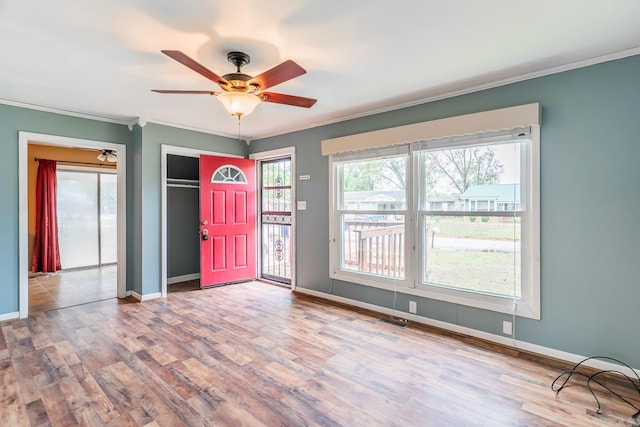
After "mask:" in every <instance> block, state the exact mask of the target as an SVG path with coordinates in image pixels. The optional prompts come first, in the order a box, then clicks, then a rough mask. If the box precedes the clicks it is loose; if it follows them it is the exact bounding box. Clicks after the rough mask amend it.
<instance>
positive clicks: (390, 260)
mask: <svg viewBox="0 0 640 427" xmlns="http://www.w3.org/2000/svg"><path fill="white" fill-rule="evenodd" d="M376 217H379V218H376V219H372V218H368V217H367V216H362V215H354V214H344V215H342V222H341V223H342V230H343V233H342V260H341V265H342V268H343V269H345V270H350V271H356V272H362V273H369V274H374V275H378V276H383V277H395V278H398V279H404V277H405V276H404V275H405V270H404V241H405V235H404V229H405V228H404V215H376Z"/></svg>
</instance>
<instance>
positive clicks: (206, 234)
mask: <svg viewBox="0 0 640 427" xmlns="http://www.w3.org/2000/svg"><path fill="white" fill-rule="evenodd" d="M202 240H209V230H202Z"/></svg>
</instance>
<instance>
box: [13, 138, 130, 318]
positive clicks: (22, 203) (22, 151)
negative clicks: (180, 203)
mask: <svg viewBox="0 0 640 427" xmlns="http://www.w3.org/2000/svg"><path fill="white" fill-rule="evenodd" d="M30 143H34V144H40V145H53V146H60V147H71V148H100V149H102V148H106V149H111V150H116V151H118V163H117V164H116V168H117V169H116V170H117V173H118V275H117V282H118V298H124V297H125V296H126V294H127V146H126V145H125V144H121V143H116V142H106V141H96V140H89V139H79V138H70V137H65V136H56V135H48V134H42V133H32V132H25V131H19V132H18V194H19V196H18V197H19V201H18V212H19V214H18V233H19V237H18V252H19V255H18V270H19V271H18V277H19V289H20V291H19V294H20V301H19V306H20V318H25V317H27V316H28V314H29V264H28V258H29V254H28V251H29V243H28V233H29V207H28V200H27V195H28V183H27V175H28V169H29V159H28V158H27V157H28V146H29V144H30Z"/></svg>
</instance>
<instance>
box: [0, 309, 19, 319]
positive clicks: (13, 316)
mask: <svg viewBox="0 0 640 427" xmlns="http://www.w3.org/2000/svg"><path fill="white" fill-rule="evenodd" d="M19 318H20V312H19V311H13V312H11V313H4V314H0V322H4V321H6V320H15V319H19Z"/></svg>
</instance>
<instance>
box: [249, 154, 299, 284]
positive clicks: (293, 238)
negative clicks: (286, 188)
mask: <svg viewBox="0 0 640 427" xmlns="http://www.w3.org/2000/svg"><path fill="white" fill-rule="evenodd" d="M282 157H290V158H291V229H290V234H291V238H290V240H289V242H291V252H290V253H291V266H290V269H291V285H290V287H291V290H292V291H295V290H296V253H297V252H296V210H297V209H295V206H296V182H297V181H298V177H297V175H296V147H285V148H278V149H275V150H268V151H261V152H258V153H252V154H250V155H249V158H250V159H253V160H255V161H256V162H258V163H259V162H261V161H263V160H274V159H279V158H282ZM256 175H257V176H260V173H259V171H258V170H257V168H256ZM261 189H262V185H259V184H258V183H256V190H257V191H258V197H257V201H259V200H262V194H261V193H260V191H261ZM256 210H257V206H256ZM257 214H258V212H256V220H257V223H260V218H258V215H257ZM258 239H259V240H260V242H259V243H260V244H258V245H256V248H259V247H261V245H262V233H258ZM260 259H261V257H257V260H258V271H261V270H262V266H261V265H260ZM259 280H266V279H259Z"/></svg>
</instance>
